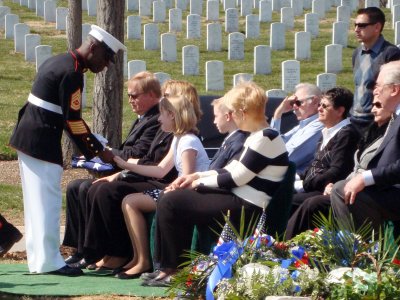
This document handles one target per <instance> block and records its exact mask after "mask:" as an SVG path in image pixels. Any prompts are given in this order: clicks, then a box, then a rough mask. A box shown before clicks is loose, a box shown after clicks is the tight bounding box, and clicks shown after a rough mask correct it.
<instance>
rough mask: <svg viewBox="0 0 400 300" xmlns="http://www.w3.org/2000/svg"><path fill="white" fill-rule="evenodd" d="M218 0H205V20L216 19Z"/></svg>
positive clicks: (217, 16)
mask: <svg viewBox="0 0 400 300" xmlns="http://www.w3.org/2000/svg"><path fill="white" fill-rule="evenodd" d="M218 19H219V2H218V0H209V1H207V21H218Z"/></svg>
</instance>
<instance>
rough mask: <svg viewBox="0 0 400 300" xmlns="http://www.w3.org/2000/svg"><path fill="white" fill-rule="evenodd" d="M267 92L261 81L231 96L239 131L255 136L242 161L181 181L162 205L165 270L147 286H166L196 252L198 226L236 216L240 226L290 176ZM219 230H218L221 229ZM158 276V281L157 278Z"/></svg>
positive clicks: (158, 252) (159, 257)
mask: <svg viewBox="0 0 400 300" xmlns="http://www.w3.org/2000/svg"><path fill="white" fill-rule="evenodd" d="M266 100H267V99H266V96H265V92H264V91H263V90H262V89H261V88H260V87H258V86H257V85H256V84H255V83H241V84H239V85H237V86H236V87H234V88H233V89H232V90H230V91H229V92H228V93H227V94H225V96H224V98H223V104H224V105H225V106H227V107H228V108H229V114H231V115H232V118H233V120H234V122H235V123H236V124H237V126H238V127H239V129H241V130H244V131H249V132H251V134H250V136H249V137H248V138H247V139H246V141H245V144H244V147H243V151H242V153H241V155H240V157H239V158H238V159H234V160H232V161H231V162H230V163H229V164H228V165H227V166H226V167H224V168H223V169H217V170H212V171H206V172H197V173H194V174H190V175H187V176H182V177H179V178H178V179H177V180H175V181H174V182H173V183H172V184H171V185H170V186H169V187H167V189H166V190H165V193H164V194H163V195H161V197H160V199H159V201H158V202H157V219H156V220H157V225H156V243H155V244H156V249H155V259H156V261H157V262H159V265H160V269H161V270H160V271H158V272H156V273H155V275H156V277H155V276H152V274H149V276H147V278H152V279H148V280H146V281H145V282H144V285H150V286H163V285H165V284H166V283H168V282H169V280H170V277H171V275H173V274H174V273H175V272H176V271H177V268H178V266H179V264H180V263H181V262H182V258H181V257H180V256H181V254H182V253H183V251H184V250H185V249H190V244H191V239H192V232H193V226H194V225H203V226H204V225H207V226H208V225H211V226H214V228H218V227H217V226H216V224H217V223H216V220H217V221H219V222H223V213H225V214H226V212H227V210H230V212H231V221H232V222H233V223H234V224H235V223H236V224H237V223H238V220H239V218H240V213H241V209H242V207H244V209H245V210H246V215H251V213H252V212H255V213H261V211H262V209H263V208H264V207H266V206H267V205H268V203H269V201H270V199H271V196H272V195H273V193H274V192H275V190H276V189H277V188H278V187H279V185H280V182H281V181H282V179H283V178H284V176H285V173H286V170H287V167H288V163H289V160H288V155H287V151H286V148H285V143H284V142H283V140H282V138H281V137H280V135H279V133H278V132H277V131H275V130H274V129H271V128H269V126H268V123H267V121H266V119H265V115H264V112H265V105H266ZM200 187H207V188H222V189H225V192H221V191H220V190H218V192H217V191H209V190H208V191H205V190H204V188H203V191H202V192H200V191H196V189H199V190H200ZM217 230H218V229H217ZM154 277H155V278H154Z"/></svg>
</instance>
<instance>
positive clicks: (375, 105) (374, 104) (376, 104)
mask: <svg viewBox="0 0 400 300" xmlns="http://www.w3.org/2000/svg"><path fill="white" fill-rule="evenodd" d="M372 107H376V108H378V109H380V108H382V103H381V102H379V101H376V102H373V103H372Z"/></svg>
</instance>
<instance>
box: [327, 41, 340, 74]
mask: <svg viewBox="0 0 400 300" xmlns="http://www.w3.org/2000/svg"><path fill="white" fill-rule="evenodd" d="M342 48H343V47H342V45H332V44H331V45H326V46H325V73H339V72H340V71H342Z"/></svg>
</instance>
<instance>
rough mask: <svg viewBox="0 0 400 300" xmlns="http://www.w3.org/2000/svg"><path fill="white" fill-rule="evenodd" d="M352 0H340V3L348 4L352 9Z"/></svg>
mask: <svg viewBox="0 0 400 300" xmlns="http://www.w3.org/2000/svg"><path fill="white" fill-rule="evenodd" d="M352 2H353V0H341V5H342V6H348V7H350V8H351V10H353V3H352Z"/></svg>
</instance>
